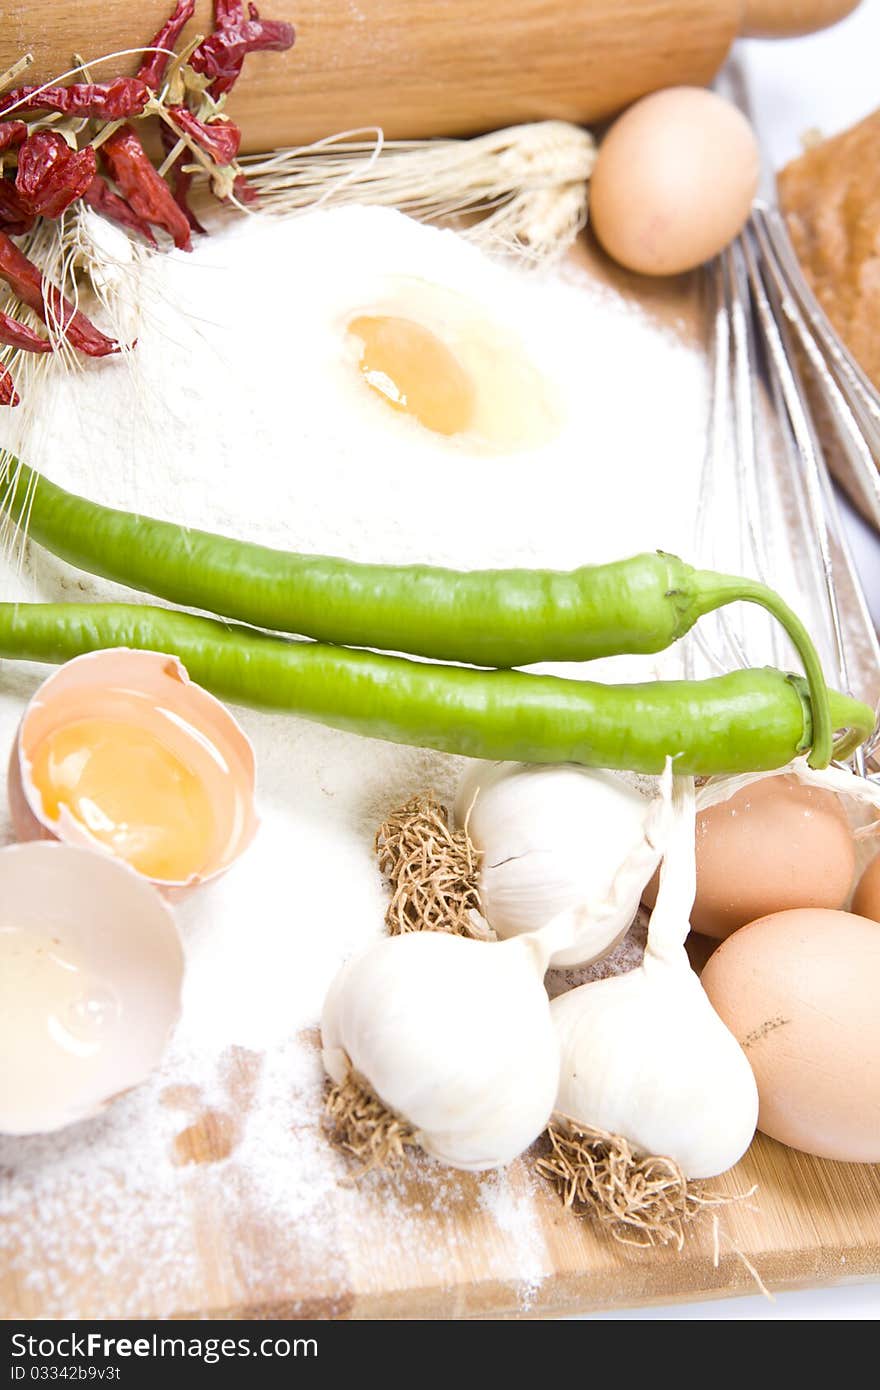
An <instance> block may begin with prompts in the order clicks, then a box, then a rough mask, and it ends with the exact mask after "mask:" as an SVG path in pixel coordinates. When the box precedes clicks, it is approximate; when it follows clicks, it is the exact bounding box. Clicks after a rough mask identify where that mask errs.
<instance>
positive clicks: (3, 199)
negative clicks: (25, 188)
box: [0, 178, 36, 236]
mask: <svg viewBox="0 0 880 1390" xmlns="http://www.w3.org/2000/svg"><path fill="white" fill-rule="evenodd" d="M35 220H36V219H35V218H34V216H33V214H32V213H30V212H28V210H27V208H26V207H25V206H24V203H23V202H22V201H21V197H20V195H19V192H18V190H17V188H16V187H15V184H14V182H13V181H12V179H4V178H0V226H2V228H3V230H4V231H5V232H8V233H9V235H10V236H24V234H25V232H29V231H30V229H31V227H32V226H33V225H34V221H35Z"/></svg>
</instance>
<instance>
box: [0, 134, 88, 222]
mask: <svg viewBox="0 0 880 1390" xmlns="http://www.w3.org/2000/svg"><path fill="white" fill-rule="evenodd" d="M96 168H97V161H96V159H95V151H94V150H93V149H92V147H91V145H85V146H84V147H83V148H82V149H81V150H72V149H71V148H70V146H69V145H68V143H67V141H66V140H64V139H63V138H62V136H60V135H58V134H57V133H56V132H55V131H54V130H36V131H34V133H33V135H29V136H28V138H27V140H25V142H24V144H23V145H22V147H21V149H20V150H19V152H18V173H17V174H16V176H15V187H16V190H17V192H18V195H19V197H20V198H21V201H22V204H23V205H24V207H25V208H26V210H27V211H28V212H29V213H31V214H32V216H35V217H60V216H61V214H62V212H63V211H64V209H65V208H68V207H70V204H71V203H75V202H76V200H77V198H81V197H82V195H83V194H84V193H85V191H86V189H87V188H88V186H89V184H90V183H91V181H92V179H93V178H94V177H95V170H96Z"/></svg>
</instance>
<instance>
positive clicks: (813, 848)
mask: <svg viewBox="0 0 880 1390" xmlns="http://www.w3.org/2000/svg"><path fill="white" fill-rule="evenodd" d="M855 867H856V850H855V842H854V840H853V836H852V831H851V829H850V825H849V821H848V820H847V818H846V813H845V811H844V809H843V807H842V806H841V804H840V801H839V799H838V798H837V797H836V796H835V795H834V793H833V792H828V791H824V790H823V789H822V788H820V787H808V786H806V785H805V784H804V783H803V782H800V781H799V780H798V779H797V778H796V777H767V778H764V779H763V780H762V781H760V782H754V783H753V784H752V785H751V786H749V787H745V788H744V789H743V790H742V791H740V792H737V793H736V795H735V796H732V797H731V798H730V800H729V801H722V802H721V803H720V804H719V805H718V806H712V807H711V808H710V809H709V810H708V811H701V812H700V813H699V814H698V816H697V896H696V901H695V902H694V908H693V912H692V913H691V927H692V928H693V930H694V931H697V932H702V933H703V934H704V935H705V936H712V937H715V938H716V939H717V940H723V939H724V937H726V936H729V935H730V933H731V932H733V931H736V930H737V928H738V927H742V926H744V925H745V924H746V922H753V921H754V920H755V918H756V917H764V916H766V915H767V913H770V912H782V911H784V910H785V909H786V908H789V907H832V908H833V907H842V906H843V904H844V903H845V902H846V898H847V894H848V893H849V890H850V887H851V886H852V881H853V875H854V873H855ZM656 896H657V888H656V883H655V881H654V880H653V879H652V880H651V883H650V884H649V885H648V887H647V889H646V890H645V895H644V901H645V902H646V903H647V904H648V906H649V907H653V905H654V902H655V900H656ZM868 915H870V914H868Z"/></svg>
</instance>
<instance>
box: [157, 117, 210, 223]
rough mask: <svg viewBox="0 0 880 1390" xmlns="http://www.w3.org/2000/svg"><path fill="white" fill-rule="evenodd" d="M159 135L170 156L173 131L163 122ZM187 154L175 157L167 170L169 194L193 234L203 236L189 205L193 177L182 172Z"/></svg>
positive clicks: (175, 142)
mask: <svg viewBox="0 0 880 1390" xmlns="http://www.w3.org/2000/svg"><path fill="white" fill-rule="evenodd" d="M160 134H161V139H162V148H163V150H164V151H165V153H166V154H170V153H171V151H172V150H173V149H174V146H175V145H176V144H177V141H176V140H175V138H174V132H173V130H172V129H171V127H170V126H168V125H165V123H164V121H163V123H162V125H161V126H160ZM188 154H189V151H188V150H184V151H183V152H182V153H181V154H179V155H178V156H177V158H176V159H175V161H174V163H173V164H172V165H171V167H170V169H169V170H168V175H169V177H170V178H171V193H172V197H173V198H174V201H175V203H176V204H177V206H178V207H179V208H180V211H181V212H182V213H183V215H184V217H185V218H186V220H187V222H188V223H189V225H190V227H191V229H192V230H193V231H194V232H200V233H202V234H204V231H205V229H204V227H203V226H202V224H201V222H200V221H199V219H198V218H197V217H196V215H195V213H194V212H193V210H192V208H191V207H190V205H189V190H190V185H191V184H192V180H193V176H192V174H189V173H185V172H184V170H183V165H184V163H185V161H186V158H187V156H188Z"/></svg>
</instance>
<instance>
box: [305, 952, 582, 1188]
mask: <svg viewBox="0 0 880 1390" xmlns="http://www.w3.org/2000/svg"><path fill="white" fill-rule="evenodd" d="M560 930H562V931H563V932H567V931H568V928H567V927H563V928H561V929H560ZM554 944H555V943H554V941H553V940H552V939H541V938H538V939H536V938H531V937H530V938H526V937H523V938H517V939H516V940H514V941H510V942H502V943H497V942H490V943H487V942H480V941H474V940H471V939H468V938H465V937H459V936H449V935H446V934H445V933H435V932H414V933H412V934H409V935H406V936H397V937H387V938H384V939H383V940H381V941H377V942H375V943H374V944H372V945H371V946H369V947H368V948H367V949H366V950H365V951H363V952H361V953H360V955H358V956H355V957H353V958H352V960H350V961H349V962H348V963H347V964H346V965H345V966H344V967H343V969H342V971H341V972H340V974H339V975H338V976H337V977H336V980H335V981H334V982H333V985H332V986H331V989H330V992H329V993H328V996H327V999H326V1002H325V1006H324V1014H323V1019H322V1023H321V1037H322V1046H323V1055H324V1062H325V1066H326V1068H327V1070H328V1072H329V1073H330V1075H331V1076H332V1077H333V1079H334V1080H335V1081H337V1082H342V1081H344V1080H345V1079H347V1077H348V1076H349V1075H350V1074H352V1073H353V1074H354V1076H355V1078H356V1079H357V1080H359V1081H361V1082H365V1083H366V1084H367V1086H368V1087H369V1088H370V1089H371V1090H372V1092H373V1093H374V1094H375V1095H376V1097H377V1098H378V1099H379V1100H380V1101H381V1102H382V1103H383V1104H384V1105H385V1106H386V1107H387V1108H388V1109H389V1110H390V1111H392V1112H393V1113H394V1114H395V1115H396V1116H398V1117H399V1118H400V1119H402V1120H404V1121H406V1122H407V1123H408V1124H409V1125H411V1126H412V1127H413V1128H414V1129H415V1130H416V1133H417V1138H418V1141H419V1143H420V1144H421V1146H422V1147H423V1148H424V1149H425V1150H426V1152H428V1153H429V1154H432V1155H433V1156H434V1157H436V1158H438V1159H440V1160H441V1161H442V1162H445V1163H448V1164H450V1165H451V1166H453V1167H456V1168H463V1169H474V1170H480V1169H486V1168H496V1167H501V1166H503V1165H504V1164H506V1163H509V1162H511V1161H512V1159H514V1158H515V1157H516V1156H517V1155H518V1154H520V1153H521V1152H522V1151H523V1149H525V1148H527V1147H528V1146H529V1144H531V1143H532V1142H533V1141H534V1140H535V1139H536V1138H537V1137H538V1135H539V1134H540V1133H541V1131H542V1129H543V1128H544V1127H545V1125H546V1123H547V1121H548V1119H549V1117H550V1113H551V1111H552V1108H553V1104H554V1101H555V1099H556V1092H557V1088H558V1083H559V1044H558V1041H557V1038H556V1032H555V1030H554V1027H553V1024H552V1021H551V1018H550V1009H549V1003H548V1000H547V995H546V993H545V991H544V988H543V984H542V977H543V974H544V970H545V969H546V964H547V958H548V955H549V951H550V949H552V946H553V945H554Z"/></svg>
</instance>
